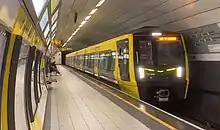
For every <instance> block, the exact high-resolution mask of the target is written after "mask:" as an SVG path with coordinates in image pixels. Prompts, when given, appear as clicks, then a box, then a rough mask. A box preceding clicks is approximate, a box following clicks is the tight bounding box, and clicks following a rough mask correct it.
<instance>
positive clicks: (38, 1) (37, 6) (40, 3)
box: [32, 0, 47, 17]
mask: <svg viewBox="0 0 220 130" xmlns="http://www.w3.org/2000/svg"><path fill="white" fill-rule="evenodd" d="M46 2H47V0H32V3H33V5H34V10H35V12H36V14H37V16H38V17H39V16H40V14H41V12H42V10H43V8H44V5H45V4H46Z"/></svg>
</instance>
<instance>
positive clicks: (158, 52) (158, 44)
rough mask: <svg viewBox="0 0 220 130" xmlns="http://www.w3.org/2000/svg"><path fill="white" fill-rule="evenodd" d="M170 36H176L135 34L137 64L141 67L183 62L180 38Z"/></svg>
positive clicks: (173, 64) (171, 64)
mask: <svg viewBox="0 0 220 130" xmlns="http://www.w3.org/2000/svg"><path fill="white" fill-rule="evenodd" d="M172 38H176V37H168V38H167V37H161V38H160V39H152V38H150V37H146V36H136V37H135V46H136V47H137V52H138V54H137V58H138V59H137V60H138V64H139V65H140V66H143V67H151V66H175V65H180V64H183V63H184V49H183V46H182V43H181V40H178V39H176V40H175V39H172Z"/></svg>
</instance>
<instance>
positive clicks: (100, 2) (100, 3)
mask: <svg viewBox="0 0 220 130" xmlns="http://www.w3.org/2000/svg"><path fill="white" fill-rule="evenodd" d="M104 2H105V0H100V1H99V3H98V4H97V5H96V7H100V6H102V4H103V3H104Z"/></svg>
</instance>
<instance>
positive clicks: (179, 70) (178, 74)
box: [176, 67, 183, 78]
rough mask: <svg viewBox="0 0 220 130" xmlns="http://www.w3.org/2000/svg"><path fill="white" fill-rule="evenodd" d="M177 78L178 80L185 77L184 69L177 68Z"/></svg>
mask: <svg viewBox="0 0 220 130" xmlns="http://www.w3.org/2000/svg"><path fill="white" fill-rule="evenodd" d="M176 76H177V77H178V78H181V77H182V76H183V68H182V67H177V68H176Z"/></svg>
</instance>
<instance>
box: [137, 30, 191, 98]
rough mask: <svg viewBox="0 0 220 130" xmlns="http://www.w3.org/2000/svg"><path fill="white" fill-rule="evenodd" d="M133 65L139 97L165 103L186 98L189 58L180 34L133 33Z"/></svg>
mask: <svg viewBox="0 0 220 130" xmlns="http://www.w3.org/2000/svg"><path fill="white" fill-rule="evenodd" d="M133 38H134V52H133V53H134V55H135V56H134V66H135V76H136V81H137V86H138V91H139V96H140V99H142V100H145V101H159V102H168V101H173V100H175V101H176V100H180V99H185V98H186V95H187V90H188V83H189V80H188V59H187V55H186V48H185V43H184V40H183V38H182V36H181V35H179V34H168V35H167V34H163V35H161V36H152V35H135V34H134V35H133Z"/></svg>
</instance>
